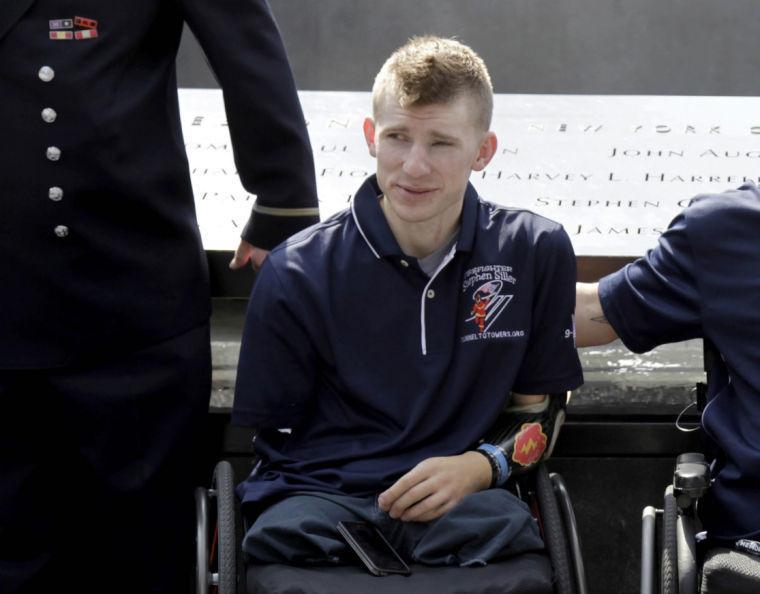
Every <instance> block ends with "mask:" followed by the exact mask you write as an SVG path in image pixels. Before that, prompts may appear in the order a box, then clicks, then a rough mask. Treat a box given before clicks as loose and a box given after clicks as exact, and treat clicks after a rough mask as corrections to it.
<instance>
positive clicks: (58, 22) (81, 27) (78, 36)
mask: <svg viewBox="0 0 760 594" xmlns="http://www.w3.org/2000/svg"><path fill="white" fill-rule="evenodd" d="M48 26H49V27H50V31H49V33H48V36H49V38H50V39H52V40H53V41H70V40H72V39H75V40H77V41H80V40H82V39H95V38H96V37H97V36H98V21H96V20H95V19H90V18H87V17H81V16H75V17H74V18H73V19H51V20H49V21H48ZM75 27H77V30H76V31H74V30H73V29H74V28H75Z"/></svg>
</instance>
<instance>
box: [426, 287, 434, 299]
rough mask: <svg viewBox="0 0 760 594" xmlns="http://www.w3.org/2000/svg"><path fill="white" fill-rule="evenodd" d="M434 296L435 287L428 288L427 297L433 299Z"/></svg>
mask: <svg viewBox="0 0 760 594" xmlns="http://www.w3.org/2000/svg"><path fill="white" fill-rule="evenodd" d="M433 297H435V291H433V289H428V292H427V298H428V299H432V298H433Z"/></svg>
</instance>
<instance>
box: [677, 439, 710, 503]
mask: <svg viewBox="0 0 760 594" xmlns="http://www.w3.org/2000/svg"><path fill="white" fill-rule="evenodd" d="M709 486H710V466H709V465H708V464H707V462H705V457H704V456H703V455H702V454H699V453H693V452H692V453H688V454H681V455H680V456H678V458H677V459H676V469H675V471H674V472H673V493H674V495H675V496H676V498H677V499H678V505H679V507H681V508H686V507H689V506H690V505H691V504H692V503H693V502H694V501H696V500H697V499H699V498H700V497H701V496H702V495H704V493H705V491H706V490H707V488H708V487H709Z"/></svg>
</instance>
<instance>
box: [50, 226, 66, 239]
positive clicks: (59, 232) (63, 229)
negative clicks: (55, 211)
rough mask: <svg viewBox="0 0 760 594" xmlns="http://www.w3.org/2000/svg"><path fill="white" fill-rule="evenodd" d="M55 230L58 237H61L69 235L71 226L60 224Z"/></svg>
mask: <svg viewBox="0 0 760 594" xmlns="http://www.w3.org/2000/svg"><path fill="white" fill-rule="evenodd" d="M53 231H54V232H55V234H56V237H59V238H61V239H63V238H64V237H68V236H69V228H68V227H67V226H66V225H58V226H57V227H56V228H55V229H53Z"/></svg>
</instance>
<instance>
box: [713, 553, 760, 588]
mask: <svg viewBox="0 0 760 594" xmlns="http://www.w3.org/2000/svg"><path fill="white" fill-rule="evenodd" d="M700 592H702V594H757V593H758V592H760V559H759V558H758V557H755V556H753V555H749V554H746V553H741V552H739V551H734V550H732V549H721V548H718V549H712V550H711V551H709V552H708V553H707V556H706V557H705V563H704V565H703V567H702V586H701V588H700Z"/></svg>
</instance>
